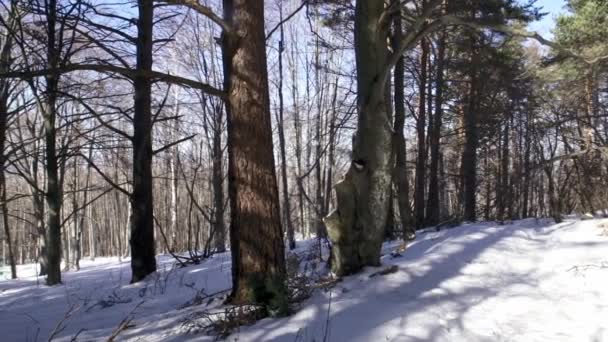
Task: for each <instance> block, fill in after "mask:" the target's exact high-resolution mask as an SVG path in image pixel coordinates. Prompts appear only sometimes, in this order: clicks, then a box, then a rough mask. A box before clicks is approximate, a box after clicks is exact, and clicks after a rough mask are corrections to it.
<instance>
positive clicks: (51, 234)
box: [42, 0, 61, 286]
mask: <svg viewBox="0 0 608 342" xmlns="http://www.w3.org/2000/svg"><path fill="white" fill-rule="evenodd" d="M56 23H57V1H56V0H49V2H48V4H47V39H48V41H47V58H48V64H49V67H50V68H55V67H56V66H57V65H59V58H60V54H59V51H58V48H57V46H58V43H57V42H56V37H55V35H56V27H55V25H56ZM58 86H59V76H58V75H57V74H56V73H52V74H49V75H47V76H46V103H45V104H44V108H42V113H43V122H44V138H45V143H46V146H45V156H46V165H45V171H46V177H47V179H46V181H47V185H46V194H45V199H46V204H47V208H48V214H47V221H46V233H47V239H46V240H47V246H46V251H47V261H48V266H47V278H46V283H47V285H49V286H52V285H56V284H59V283H61V268H60V267H61V265H60V264H61V188H60V186H61V185H60V184H59V183H60V182H59V167H58V160H57V148H56V137H57V128H56V127H55V119H56V116H57V90H58Z"/></svg>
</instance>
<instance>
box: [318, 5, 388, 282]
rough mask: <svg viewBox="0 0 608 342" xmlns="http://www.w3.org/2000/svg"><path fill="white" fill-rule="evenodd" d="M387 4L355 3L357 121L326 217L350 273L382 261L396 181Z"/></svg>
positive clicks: (336, 255)
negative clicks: (388, 98) (385, 16)
mask: <svg viewBox="0 0 608 342" xmlns="http://www.w3.org/2000/svg"><path fill="white" fill-rule="evenodd" d="M383 12H384V3H383V2H381V1H376V0H358V1H357V3H356V6H355V55H356V63H357V111H358V122H357V130H356V133H355V136H354V137H353V154H352V162H351V165H350V167H349V169H348V171H347V172H346V174H345V175H344V178H343V179H342V180H341V181H339V182H338V183H337V184H336V186H335V192H336V199H337V203H336V208H335V209H334V211H332V213H331V214H329V215H328V216H327V217H326V218H325V224H326V226H327V230H328V235H329V238H330V239H331V242H332V244H333V260H332V268H333V271H334V272H335V273H336V274H337V275H339V276H342V275H346V274H350V273H354V272H357V271H359V270H360V269H361V268H362V267H364V266H367V265H371V266H377V265H379V264H380V247H381V245H382V240H383V237H384V229H385V227H386V220H387V216H388V205H389V197H390V191H389V189H390V185H391V181H392V177H391V176H392V172H393V162H392V159H393V158H392V154H393V153H392V140H393V132H392V122H391V121H392V120H391V118H390V116H389V108H388V104H387V103H386V97H385V87H386V75H383V74H382V73H383V72H385V71H384V70H383V69H384V67H385V65H386V64H387V47H386V38H387V34H388V32H387V27H386V26H387V25H386V24H383V23H381V20H380V18H381V16H382V13H383Z"/></svg>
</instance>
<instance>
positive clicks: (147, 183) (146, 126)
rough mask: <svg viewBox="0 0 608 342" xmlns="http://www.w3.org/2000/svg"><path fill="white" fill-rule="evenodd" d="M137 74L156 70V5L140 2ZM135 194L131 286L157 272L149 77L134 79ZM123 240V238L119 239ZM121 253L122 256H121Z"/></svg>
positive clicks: (132, 215) (131, 238) (132, 212)
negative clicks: (154, 37) (154, 52)
mask: <svg viewBox="0 0 608 342" xmlns="http://www.w3.org/2000/svg"><path fill="white" fill-rule="evenodd" d="M138 10H139V19H138V21H137V43H136V45H137V70H138V71H140V72H146V71H151V70H152V46H153V41H152V40H153V35H152V27H153V23H154V9H153V4H152V1H150V0H138ZM133 88H134V92H135V96H134V115H133V190H132V193H131V196H130V197H131V198H130V201H131V217H130V225H131V237H130V240H129V242H130V245H131V271H132V277H131V283H135V282H138V281H140V280H142V279H144V278H145V277H146V276H147V275H148V274H150V273H152V272H154V271H156V258H155V248H154V247H155V246H154V206H153V198H152V109H151V103H152V82H151V80H150V79H149V78H148V77H147V76H145V75H138V76H136V77H135V78H134V79H133ZM119 239H120V237H119ZM119 253H120V252H119Z"/></svg>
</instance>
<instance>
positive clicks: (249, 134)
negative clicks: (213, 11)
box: [224, 0, 285, 303]
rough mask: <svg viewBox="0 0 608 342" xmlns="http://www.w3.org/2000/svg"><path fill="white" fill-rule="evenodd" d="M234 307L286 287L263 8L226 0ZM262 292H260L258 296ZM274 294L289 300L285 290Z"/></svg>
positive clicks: (261, 4) (245, 0) (254, 3)
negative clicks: (228, 28) (263, 293)
mask: <svg viewBox="0 0 608 342" xmlns="http://www.w3.org/2000/svg"><path fill="white" fill-rule="evenodd" d="M224 17H225V20H226V22H227V23H229V25H230V26H231V30H230V31H227V32H226V31H225V32H224V61H225V62H224V63H225V74H224V77H225V78H226V90H227V93H228V94H227V96H228V97H227V102H228V110H227V112H228V192H229V196H230V215H231V222H230V247H231V252H232V260H233V265H232V295H231V297H232V301H233V302H235V303H238V302H248V301H252V300H254V301H255V300H257V299H256V295H258V293H256V292H257V291H262V292H269V293H273V292H272V291H273V290H272V289H273V287H274V288H276V287H279V288H281V287H283V286H285V285H284V281H285V255H284V245H283V231H282V227H281V215H280V211H279V196H278V187H277V180H276V175H275V167H274V165H275V163H274V153H273V146H272V129H271V124H270V99H269V90H268V74H267V66H266V51H265V35H264V2H263V1H261V0H256V1H251V0H225V1H224ZM260 288H261V290H259V289H260ZM274 293H275V294H278V295H281V294H282V295H285V293H284V290H279V291H278V292H277V291H276V290H275V292H274Z"/></svg>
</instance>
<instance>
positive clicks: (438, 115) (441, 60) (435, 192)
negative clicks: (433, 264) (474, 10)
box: [426, 30, 447, 226]
mask: <svg viewBox="0 0 608 342" xmlns="http://www.w3.org/2000/svg"><path fill="white" fill-rule="evenodd" d="M446 36H447V33H446V31H445V30H444V31H443V32H442V33H441V37H440V38H439V43H438V48H437V81H436V86H435V115H434V116H433V124H432V129H431V132H430V134H431V137H430V144H431V166H430V170H429V195H428V204H427V212H426V223H427V224H428V225H431V226H434V225H436V224H438V223H439V220H440V219H441V210H440V205H439V192H440V191H441V190H440V189H439V157H440V143H441V125H442V119H443V108H442V106H443V87H444V84H443V83H444V69H445V40H446Z"/></svg>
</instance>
